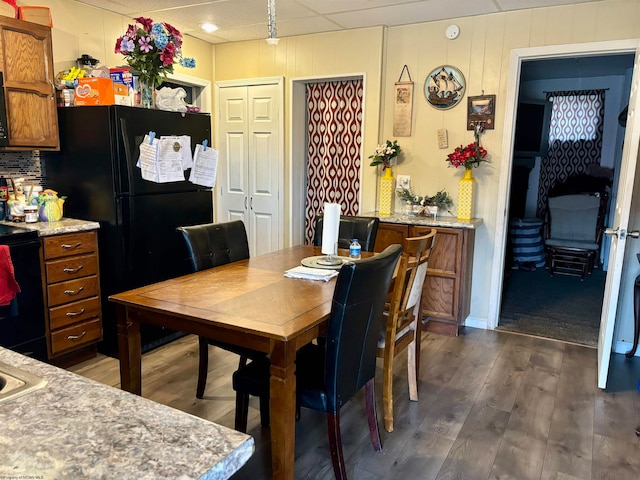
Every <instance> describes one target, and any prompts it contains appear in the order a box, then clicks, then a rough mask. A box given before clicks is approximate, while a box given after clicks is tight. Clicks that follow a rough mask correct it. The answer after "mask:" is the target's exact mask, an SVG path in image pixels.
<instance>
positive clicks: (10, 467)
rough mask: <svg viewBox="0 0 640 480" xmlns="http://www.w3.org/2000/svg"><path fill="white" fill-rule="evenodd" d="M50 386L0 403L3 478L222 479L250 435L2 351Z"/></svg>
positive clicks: (250, 445)
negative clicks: (43, 379) (42, 378)
mask: <svg viewBox="0 0 640 480" xmlns="http://www.w3.org/2000/svg"><path fill="white" fill-rule="evenodd" d="M0 361H2V362H4V363H7V364H9V365H12V366H14V367H17V368H20V369H23V370H27V371H28V372H30V373H32V374H34V375H38V376H40V377H44V378H45V379H46V380H47V385H45V386H44V387H43V388H41V389H39V390H35V391H33V392H30V393H28V394H26V395H24V396H21V397H17V398H13V399H10V400H8V401H5V402H4V403H0V425H2V428H1V429H0V478H42V479H44V480H47V479H57V480H63V479H85V478H114V479H115V478H135V479H159V478H167V479H168V478H171V479H189V478H203V479H226V478H228V477H230V476H231V475H232V474H233V473H235V472H236V471H237V470H238V469H239V468H240V467H241V466H242V465H244V464H245V463H246V461H247V460H248V459H249V457H250V456H251V455H252V454H253V451H254V441H253V438H252V437H250V436H248V435H245V434H243V433H240V432H236V431H235V430H231V429H229V428H226V427H223V426H220V425H216V424H215V423H212V422H209V421H207V420H204V419H201V418H198V417H195V416H193V415H190V414H187V413H184V412H181V411H179V410H176V409H173V408H171V407H167V406H165V405H161V404H159V403H156V402H153V401H151V400H147V399H145V398H142V397H138V396H136V395H133V394H130V393H128V392H125V391H123V390H119V389H117V388H113V387H110V386H107V385H103V384H101V383H98V382H95V381H93V380H90V379H87V378H84V377H81V376H79V375H76V374H74V373H71V372H68V371H66V370H62V369H60V368H57V367H54V366H52V365H48V364H45V363H42V362H39V361H37V360H34V359H32V358H29V357H26V356H23V355H20V354H18V353H15V352H12V351H10V350H7V349H5V348H1V347H0Z"/></svg>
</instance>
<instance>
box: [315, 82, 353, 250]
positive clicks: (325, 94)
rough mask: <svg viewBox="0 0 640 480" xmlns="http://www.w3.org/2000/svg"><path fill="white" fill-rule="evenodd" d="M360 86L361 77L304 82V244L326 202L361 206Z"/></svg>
mask: <svg viewBox="0 0 640 480" xmlns="http://www.w3.org/2000/svg"><path fill="white" fill-rule="evenodd" d="M362 92H363V90H362V81H361V80H349V81H343V82H326V83H309V84H307V119H308V120H307V121H308V135H307V196H306V226H305V240H306V243H307V244H311V243H313V235H314V230H315V222H316V217H317V215H318V214H319V213H322V208H323V205H324V203H325V202H329V203H339V204H340V205H341V206H342V215H357V214H358V212H359V210H360V200H359V193H360V164H361V162H362V159H361V158H360V150H361V148H360V146H361V144H362Z"/></svg>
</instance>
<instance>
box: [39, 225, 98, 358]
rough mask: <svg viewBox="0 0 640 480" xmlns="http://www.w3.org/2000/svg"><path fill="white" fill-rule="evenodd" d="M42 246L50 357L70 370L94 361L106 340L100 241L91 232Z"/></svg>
mask: <svg viewBox="0 0 640 480" xmlns="http://www.w3.org/2000/svg"><path fill="white" fill-rule="evenodd" d="M41 241H42V248H41V249H40V252H41V257H42V258H41V262H40V263H41V265H42V269H43V274H42V284H43V292H44V300H45V302H44V304H45V325H46V337H47V350H48V352H47V353H48V356H49V359H50V360H52V361H53V362H54V363H57V364H61V365H69V364H71V363H76V362H77V361H78V359H82V358H83V357H85V358H89V357H91V356H94V355H95V352H96V344H97V343H98V342H99V341H100V340H102V316H101V307H100V305H101V304H100V280H99V279H100V276H99V267H98V237H97V233H96V231H95V230H91V231H81V232H74V233H66V234H60V235H51V236H45V237H42V238H41Z"/></svg>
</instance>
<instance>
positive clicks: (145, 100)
mask: <svg viewBox="0 0 640 480" xmlns="http://www.w3.org/2000/svg"><path fill="white" fill-rule="evenodd" d="M139 85H140V106H141V107H142V108H152V109H153V108H156V104H155V95H156V90H155V88H154V82H153V81H151V82H147V81H143V80H142V79H140V81H139Z"/></svg>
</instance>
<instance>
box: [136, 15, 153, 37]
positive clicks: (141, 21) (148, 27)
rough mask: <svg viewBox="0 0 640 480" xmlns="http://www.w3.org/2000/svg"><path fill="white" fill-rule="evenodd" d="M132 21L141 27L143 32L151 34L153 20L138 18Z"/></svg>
mask: <svg viewBox="0 0 640 480" xmlns="http://www.w3.org/2000/svg"><path fill="white" fill-rule="evenodd" d="M134 20H135V21H136V22H138V23H139V24H141V25H142V27H143V28H144V31H145V32H147V33H150V32H151V27H152V26H153V20H151V19H150V18H146V17H138V18H134Z"/></svg>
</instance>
